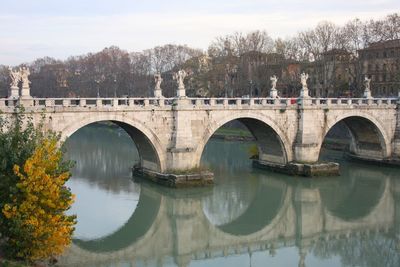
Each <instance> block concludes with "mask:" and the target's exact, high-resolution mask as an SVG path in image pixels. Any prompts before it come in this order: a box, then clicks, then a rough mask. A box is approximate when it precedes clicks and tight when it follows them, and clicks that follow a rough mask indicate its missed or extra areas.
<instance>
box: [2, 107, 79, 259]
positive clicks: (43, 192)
mask: <svg viewBox="0 0 400 267" xmlns="http://www.w3.org/2000/svg"><path fill="white" fill-rule="evenodd" d="M0 123H1V127H0V128H1V129H0V151H1V154H0V163H1V164H0V169H1V170H0V192H1V193H0V208H1V212H0V230H1V234H2V236H1V238H2V239H4V240H5V241H6V242H5V243H4V244H3V248H2V249H3V250H4V252H5V253H6V255H7V256H8V257H10V258H15V259H22V260H28V261H35V260H44V259H47V258H50V257H52V256H55V255H58V254H60V253H62V251H63V249H64V248H65V247H66V246H67V245H68V244H69V243H70V241H71V236H72V233H73V230H74V228H73V226H74V224H75V217H74V216H67V215H65V214H64V212H65V211H66V210H68V209H69V208H70V206H71V204H72V201H73V200H72V199H73V195H72V194H71V192H70V190H69V189H68V188H67V187H66V186H65V182H66V181H67V180H68V178H69V177H70V174H69V169H70V167H71V164H70V162H64V161H63V151H62V149H61V148H60V146H59V144H60V136H59V135H57V134H55V133H53V132H44V131H42V129H43V127H42V126H41V124H40V125H39V126H38V127H37V128H35V127H33V123H32V120H31V119H30V118H27V117H26V116H25V115H24V111H23V110H21V109H19V110H17V111H16V113H15V115H13V117H8V118H5V115H4V114H3V116H1V114H0Z"/></svg>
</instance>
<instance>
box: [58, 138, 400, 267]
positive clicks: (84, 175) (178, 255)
mask: <svg viewBox="0 0 400 267" xmlns="http://www.w3.org/2000/svg"><path fill="white" fill-rule="evenodd" d="M97 134H100V135H102V134H101V133H100V132H97ZM105 135H107V134H105ZM79 138H80V139H81V140H85V144H86V146H85V147H82V146H80V145H79V143H76V144H75V145H71V146H70V148H71V149H72V150H71V151H70V156H71V158H74V155H75V154H76V153H77V152H76V150H75V151H73V150H74V148H77V147H80V148H82V149H81V150H79V153H78V155H79V160H80V161H81V162H78V166H79V168H77V169H76V170H75V173H74V177H73V178H72V179H79V180H87V181H89V183H91V184H93V183H94V184H97V185H99V187H100V188H101V189H102V190H110V191H111V192H113V193H115V194H118V192H120V191H121V190H122V191H123V190H127V192H132V193H135V194H138V196H139V200H138V203H137V206H136V209H134V210H132V213H131V214H130V217H129V218H128V219H127V220H126V221H125V223H123V224H122V225H120V226H119V227H117V229H116V230H115V231H113V232H112V233H109V234H107V235H105V236H102V237H99V238H97V237H96V238H94V239H91V240H90V239H79V238H77V239H74V241H73V245H72V246H71V248H70V249H69V250H68V251H67V253H65V255H63V256H62V257H61V258H60V261H59V264H60V266H94V265H96V266H99V265H102V263H105V262H108V263H110V262H113V263H114V264H115V265H118V264H119V263H121V262H131V263H135V262H136V263H140V262H141V263H143V262H145V263H146V264H148V265H149V266H151V265H153V264H154V266H161V265H162V264H161V265H160V263H162V262H165V263H166V265H167V266H188V265H190V264H191V262H192V261H193V262H194V261H197V262H199V261H200V262H201V261H204V266H220V265H218V264H214V265H213V263H212V262H210V260H211V259H213V258H225V257H229V255H247V254H249V253H258V252H259V251H269V252H270V253H272V252H271V251H274V250H278V251H284V250H285V248H297V250H298V254H297V256H296V258H295V259H294V261H295V262H296V264H297V263H299V264H300V263H301V262H304V261H305V260H306V258H305V257H306V255H307V253H308V254H309V255H310V256H309V257H312V258H317V259H318V260H320V261H323V259H327V258H332V257H337V256H339V257H341V259H343V261H344V262H346V263H348V264H349V265H362V266H373V265H370V263H376V262H377V261H379V260H382V261H383V260H384V258H382V256H379V255H377V253H375V252H374V251H373V250H378V249H380V250H382V251H385V253H386V254H385V255H391V257H392V258H391V259H390V261H387V264H383V265H381V266H398V264H399V263H400V259H399V256H398V254H396V253H395V252H396V246H398V245H399V241H398V238H397V237H396V234H397V235H399V227H398V225H399V223H400V216H399V212H398V211H399V207H400V206H399V204H400V203H399V201H400V197H399V189H400V181H399V180H398V179H397V176H398V175H399V171H398V170H396V169H392V168H384V167H382V168H379V169H377V168H374V167H373V166H368V165H365V164H359V163H351V162H347V161H345V160H344V159H343V158H342V157H341V152H334V153H330V154H329V156H330V157H337V159H338V160H340V163H341V166H342V167H341V176H340V177H334V178H320V179H301V178H298V177H289V176H286V175H281V174H277V173H272V172H266V171H259V170H253V169H252V168H251V162H250V160H249V159H248V154H247V152H246V151H247V150H248V148H249V146H250V145H251V144H250V143H247V142H239V143H238V142H226V141H220V140H211V141H210V142H209V144H208V145H207V147H206V149H205V151H204V154H203V162H204V163H205V164H207V165H208V166H210V168H212V170H213V171H214V173H215V175H216V185H215V186H213V187H208V188H201V189H180V190H174V189H167V188H163V187H159V186H157V185H154V184H152V183H149V182H146V181H143V180H140V179H134V180H132V179H129V178H128V173H129V170H127V169H128V167H127V166H129V164H128V163H127V162H128V161H129V162H132V160H134V159H129V160H127V162H126V163H124V161H125V160H126V159H127V157H125V156H124V153H125V152H123V151H124V150H123V149H127V148H123V149H122V147H124V145H126V142H128V141H127V140H124V139H123V138H116V139H115V140H117V141H113V142H112V145H111V146H105V147H99V146H96V145H95V144H98V142H103V141H104V142H107V141H105V140H108V142H111V141H109V140H110V139H109V138H108V137H107V138H104V136H103V137H94V136H91V135H89V136H86V137H85V136H84V135H82V136H80V137H79ZM103 138H104V139H103ZM76 141H77V140H76ZM71 144H72V143H71ZM91 144H93V146H94V147H96V149H98V151H97V152H96V153H93V150H92V148H90V146H91ZM120 145H121V146H120ZM113 148H116V149H113ZM127 151H129V150H127ZM106 152H107V153H106ZM121 154H122V156H121ZM99 155H101V156H99ZM99 157H100V159H99ZM101 157H103V159H101ZM116 158H117V159H116ZM95 159H97V163H96V161H95ZM114 161H118V163H117V164H114ZM79 164H82V165H79ZM96 164H98V165H96ZM100 165H103V168H99V166H100ZM88 166H89V167H90V168H92V170H87V169H85V168H88ZM104 170H107V171H105V172H106V174H104ZM96 171H97V172H98V173H96ZM102 173H103V174H102ZM102 175H104V177H103V178H102ZM96 177H97V178H96ZM110 177H111V178H110ZM109 180H113V181H109ZM96 181H97V182H96ZM115 181H118V182H115ZM119 181H121V183H120V185H118V186H117V185H115V186H109V185H108V183H111V184H113V183H119ZM121 184H122V186H121ZM138 192H140V193H138ZM78 197H79V196H78ZM94 205H96V204H94ZM115 208H116V209H117V208H118V207H115ZM78 221H79V217H78ZM96 223H101V222H96ZM377 244H379V246H380V247H377V246H378V245H377ZM344 248H346V249H344ZM349 251H352V252H351V253H352V254H351V253H350V252H349ZM272 254H273V255H274V253H272ZM350 254H351V255H350ZM369 254H370V255H374V257H373V258H371V259H369V257H368V256H367V257H361V255H369ZM257 255H258V254H257ZM265 255H266V254H265ZM278 255H281V254H279V253H278ZM263 257H267V256H263ZM280 257H281V256H280ZM282 257H285V256H282ZM171 259H172V261H173V262H170V260H171ZM206 260H207V261H206ZM265 260H266V261H267V259H265ZM168 262H169V263H168ZM320 263H321V262H320ZM396 264H397V265H396ZM139 265H140V264H139ZM200 265H201V264H200ZM128 266H129V265H128ZM315 266H317V265H315ZM375 266H377V265H375Z"/></svg>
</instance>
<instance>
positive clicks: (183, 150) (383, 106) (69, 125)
mask: <svg viewBox="0 0 400 267" xmlns="http://www.w3.org/2000/svg"><path fill="white" fill-rule="evenodd" d="M18 103H23V104H24V106H25V112H26V113H27V114H29V115H30V116H31V117H32V119H33V122H34V123H35V124H37V123H40V122H41V121H42V116H43V115H44V116H45V120H44V127H45V128H47V129H51V130H54V131H58V132H60V133H61V134H62V136H63V138H68V137H69V136H70V135H72V134H73V133H74V132H75V131H77V130H79V129H80V128H82V127H84V126H86V125H88V124H90V123H93V122H99V121H112V122H114V123H116V124H118V125H120V126H121V127H122V128H123V129H124V130H125V131H127V132H128V134H129V135H130V136H131V137H132V139H133V141H134V142H135V144H136V145H137V147H138V151H139V154H140V166H141V167H142V168H145V169H148V170H151V171H154V172H158V173H167V171H168V170H176V171H178V172H180V171H184V170H190V169H196V168H198V167H199V165H200V159H201V155H202V153H203V150H204V148H205V146H206V144H207V142H208V140H209V139H210V138H211V136H212V135H213V134H214V133H215V132H216V131H217V130H218V128H220V127H221V126H223V125H224V124H225V123H227V122H230V121H232V120H239V121H241V122H242V123H243V124H245V125H246V126H247V127H248V128H249V130H250V131H251V132H252V134H253V136H254V139H255V140H256V144H257V146H258V150H259V159H260V160H262V161H264V162H268V163H269V164H270V165H274V166H275V168H276V169H279V168H280V167H279V166H285V168H284V169H285V170H286V171H287V172H288V173H291V172H301V170H300V169H301V167H300V166H303V165H304V164H305V163H307V164H312V163H317V162H318V159H319V154H320V150H321V146H322V143H323V141H324V138H325V135H326V134H327V133H328V131H329V130H330V129H331V128H332V127H334V126H335V125H336V124H337V123H338V122H343V123H344V124H345V125H346V126H347V127H348V129H349V131H350V135H351V140H350V146H349V151H350V153H352V154H354V155H356V156H358V157H360V158H362V159H374V160H378V161H382V162H387V163H395V162H397V161H398V158H399V157H400V141H399V140H400V137H399V136H400V116H399V112H398V110H399V109H398V100H397V99H376V98H371V99H347V98H346V99H319V98H311V97H309V98H307V99H305V98H300V99H287V98H245V99H242V98H188V97H180V98H113V99H101V98H79V99H72V98H65V99H49V98H42V99H39V98H30V99H24V98H20V99H19V100H10V99H7V98H3V99H0V111H1V114H0V116H12V114H13V113H14V108H15V107H14V106H15V105H16V104H18ZM289 162H291V163H293V164H294V165H293V164H292V165H290V168H288V167H287V166H286V165H287V164H288V163H289ZM296 163H303V165H296ZM303 168H304V166H303ZM318 168H319V167H316V166H313V167H310V168H309V169H308V170H309V172H310V173H316V172H318ZM303 171H304V170H303ZM307 172H308V171H307Z"/></svg>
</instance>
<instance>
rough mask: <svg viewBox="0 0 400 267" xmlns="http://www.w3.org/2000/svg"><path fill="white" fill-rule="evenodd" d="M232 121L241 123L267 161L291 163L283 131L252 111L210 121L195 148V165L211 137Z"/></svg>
mask: <svg viewBox="0 0 400 267" xmlns="http://www.w3.org/2000/svg"><path fill="white" fill-rule="evenodd" d="M233 120H238V121H240V122H242V123H243V124H244V125H245V126H246V127H247V128H248V129H249V131H250V132H251V133H252V134H253V136H254V137H255V139H256V140H257V144H258V146H259V150H260V152H261V153H260V154H262V153H265V155H268V156H269V159H268V161H276V162H277V163H282V164H285V163H287V162H289V161H292V158H293V157H292V149H291V147H290V142H289V139H288V137H287V136H286V134H285V133H284V130H282V129H281V128H280V127H279V126H278V125H277V124H276V123H275V122H274V120H273V119H271V118H270V117H268V116H265V115H263V114H260V113H257V112H254V111H252V112H250V111H248V112H246V113H240V115H237V114H235V113H234V112H231V113H230V114H229V115H227V116H224V117H222V118H218V119H217V120H214V121H211V123H210V125H209V126H208V127H207V129H206V131H205V133H204V135H203V137H202V138H201V140H200V142H199V144H198V146H197V148H196V153H195V154H196V156H195V164H197V163H199V162H200V158H201V155H202V153H203V150H204V147H205V145H206V144H207V142H208V140H209V139H210V138H211V136H212V135H213V134H214V133H215V132H216V131H217V130H218V129H219V128H220V127H221V126H223V125H224V124H226V123H228V122H230V121H233ZM268 156H267V157H268Z"/></svg>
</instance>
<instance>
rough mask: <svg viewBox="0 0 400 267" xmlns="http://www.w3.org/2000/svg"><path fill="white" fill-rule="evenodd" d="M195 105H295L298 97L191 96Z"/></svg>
mask: <svg viewBox="0 0 400 267" xmlns="http://www.w3.org/2000/svg"><path fill="white" fill-rule="evenodd" d="M189 99H190V101H191V103H192V105H193V106H197V107H202V106H210V107H211V106H213V107H218V106H219V107H224V106H225V107H229V106H277V105H286V106H288V105H294V104H296V103H297V99H296V98H189Z"/></svg>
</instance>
